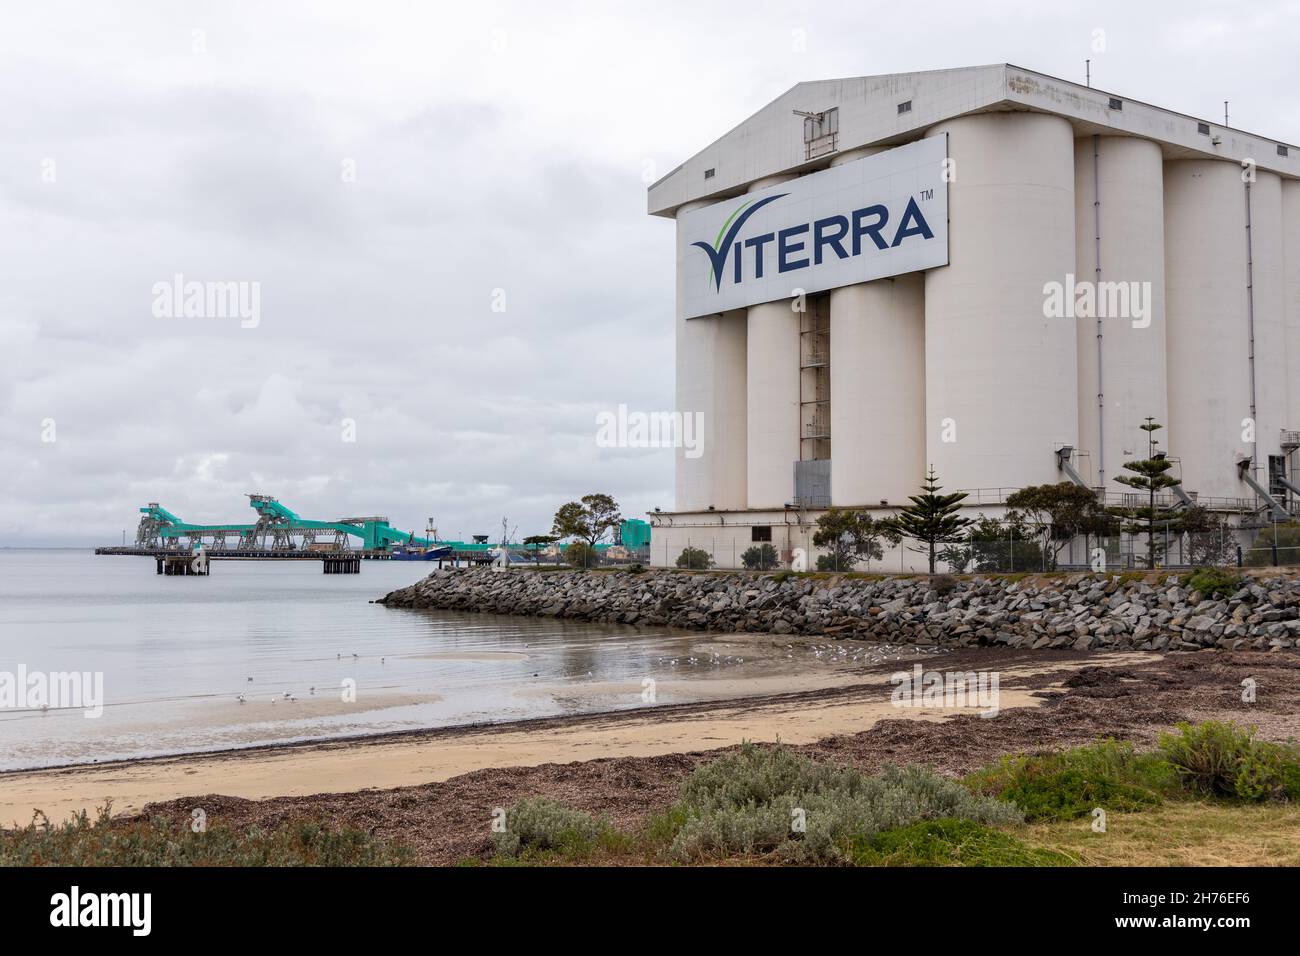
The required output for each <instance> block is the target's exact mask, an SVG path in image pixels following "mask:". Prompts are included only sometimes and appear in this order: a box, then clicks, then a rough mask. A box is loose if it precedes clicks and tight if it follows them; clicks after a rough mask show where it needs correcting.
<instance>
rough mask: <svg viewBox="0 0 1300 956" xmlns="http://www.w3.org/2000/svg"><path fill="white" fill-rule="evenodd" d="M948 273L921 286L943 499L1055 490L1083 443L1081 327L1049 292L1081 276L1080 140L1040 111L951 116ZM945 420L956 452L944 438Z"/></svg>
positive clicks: (931, 434)
mask: <svg viewBox="0 0 1300 956" xmlns="http://www.w3.org/2000/svg"><path fill="white" fill-rule="evenodd" d="M941 133H946V134H947V135H948V155H949V157H950V158H951V159H952V160H954V161H955V173H956V176H955V180H954V181H953V182H952V183H951V184H950V189H949V218H950V224H949V253H950V265H948V266H945V267H942V268H939V269H932V270H930V271H929V272H928V273H927V274H926V280H925V351H926V360H925V384H926V446H927V457H928V459H929V461H930V462H932V463H933V464H934V466H935V469H936V470H937V471H938V474H939V478H940V481H941V483H942V484H943V485H944V487H945V488H946V489H949V490H952V489H957V488H992V487H999V486H1001V487H1008V486H1023V485H1029V484H1040V483H1044V482H1055V481H1059V480H1060V474H1059V472H1058V470H1057V468H1056V462H1055V455H1054V450H1055V448H1057V447H1059V446H1060V445H1062V444H1069V445H1077V444H1078V442H1077V440H1076V439H1077V433H1078V428H1079V418H1078V389H1077V377H1078V367H1077V351H1078V348H1077V342H1076V332H1075V323H1074V321H1073V320H1066V319H1056V318H1051V319H1049V318H1046V317H1045V316H1044V314H1043V287H1044V285H1045V284H1046V283H1048V282H1064V281H1065V279H1066V275H1067V274H1068V273H1073V272H1074V270H1075V249H1074V132H1073V130H1072V128H1071V126H1070V124H1069V123H1067V122H1066V121H1065V120H1063V119H1060V118H1059V117H1055V116H1047V115H1044V114H1038V113H991V114H984V115H978V116H968V117H963V118H960V119H955V120H952V121H950V122H947V123H942V124H940V125H939V126H936V127H934V128H933V129H931V130H930V131H929V132H928V134H927V135H931V136H933V135H938V134H941ZM945 419H951V420H952V422H953V423H954V424H955V426H956V441H955V442H945V441H943V440H942V438H943V435H942V428H943V422H944V420H945Z"/></svg>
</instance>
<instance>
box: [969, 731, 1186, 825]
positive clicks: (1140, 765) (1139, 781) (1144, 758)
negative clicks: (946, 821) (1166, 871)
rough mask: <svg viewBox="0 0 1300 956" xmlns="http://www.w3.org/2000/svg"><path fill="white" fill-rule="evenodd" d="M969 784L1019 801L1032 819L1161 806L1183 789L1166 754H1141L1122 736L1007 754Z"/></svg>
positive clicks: (971, 776) (979, 790)
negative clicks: (1057, 748)
mask: <svg viewBox="0 0 1300 956" xmlns="http://www.w3.org/2000/svg"><path fill="white" fill-rule="evenodd" d="M963 782H964V783H965V784H966V786H968V787H970V788H971V790H972V791H974V792H975V793H979V794H984V795H986V796H990V797H995V798H997V799H999V800H1006V801H1010V802H1011V803H1014V804H1015V805H1016V806H1017V807H1019V808H1020V810H1021V811H1022V812H1023V813H1024V815H1025V819H1027V820H1074V819H1077V818H1079V817H1082V816H1085V815H1087V814H1089V813H1091V812H1092V810H1093V808H1094V807H1102V808H1104V809H1105V810H1106V811H1107V812H1108V813H1109V812H1125V811H1133V810H1141V809H1144V808H1147V807H1154V806H1159V805H1160V803H1161V802H1162V800H1163V797H1164V796H1165V795H1168V794H1171V793H1173V792H1176V791H1177V789H1178V780H1177V775H1176V773H1175V771H1174V769H1173V768H1172V767H1171V766H1170V765H1169V763H1168V762H1167V761H1165V760H1164V759H1163V757H1161V756H1160V755H1158V754H1140V753H1137V752H1136V751H1135V750H1134V749H1133V745H1132V744H1129V743H1124V742H1121V741H1117V740H1103V741H1099V742H1097V743H1095V744H1089V745H1087V746H1084V747H1076V748H1074V749H1073V750H1065V751H1060V752H1052V753H1036V754H1029V755H1026V756H1019V757H1004V758H1003V759H1002V760H1000V761H998V762H997V763H995V764H993V765H991V766H989V767H985V768H983V769H981V770H977V771H975V772H974V773H971V774H969V775H968V776H967V777H966V778H965V779H964V781H963Z"/></svg>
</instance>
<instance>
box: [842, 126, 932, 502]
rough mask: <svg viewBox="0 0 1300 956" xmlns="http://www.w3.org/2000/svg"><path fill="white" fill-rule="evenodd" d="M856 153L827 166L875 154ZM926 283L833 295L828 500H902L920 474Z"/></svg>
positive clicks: (898, 279) (879, 284)
mask: <svg viewBox="0 0 1300 956" xmlns="http://www.w3.org/2000/svg"><path fill="white" fill-rule="evenodd" d="M879 151H880V150H879V149H864V150H853V151H851V152H848V153H844V154H841V155H839V156H837V157H836V158H835V159H833V160H832V161H831V165H832V166H838V165H841V164H843V163H848V162H853V161H855V160H858V159H862V158H863V157H865V156H869V155H872V154H874V153H877V152H879ZM924 293H925V283H924V280H923V278H922V277H921V276H920V275H918V274H912V275H902V276H895V277H893V278H888V279H877V280H876V281H874V282H861V283H858V284H856V285H849V286H843V287H841V288H838V289H833V290H831V294H830V307H831V439H832V441H833V443H834V446H833V448H834V453H833V455H832V458H831V498H832V500H833V502H834V503H835V504H837V505H842V506H861V505H871V504H875V503H877V502H878V501H880V500H886V501H890V502H905V501H906V500H907V495H909V494H912V493H913V492H914V491H915V490H916V487H917V484H918V482H919V480H920V477H921V475H922V474H924V472H925V294H924Z"/></svg>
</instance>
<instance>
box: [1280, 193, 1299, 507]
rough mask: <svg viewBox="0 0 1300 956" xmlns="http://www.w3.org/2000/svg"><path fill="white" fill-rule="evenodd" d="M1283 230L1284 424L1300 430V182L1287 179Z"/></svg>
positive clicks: (1283, 201) (1283, 205) (1284, 196)
mask: <svg viewBox="0 0 1300 956" xmlns="http://www.w3.org/2000/svg"><path fill="white" fill-rule="evenodd" d="M1282 230H1283V236H1282V257H1283V259H1282V267H1283V294H1284V295H1285V297H1286V301H1285V309H1286V312H1285V322H1286V364H1287V376H1286V377H1287V421H1286V427H1287V428H1290V429H1294V430H1300V181H1297V180H1292V179H1288V180H1285V181H1283V183H1282ZM1292 480H1293V481H1294V480H1295V479H1294V478H1292Z"/></svg>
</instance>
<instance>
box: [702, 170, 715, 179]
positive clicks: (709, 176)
mask: <svg viewBox="0 0 1300 956" xmlns="http://www.w3.org/2000/svg"><path fill="white" fill-rule="evenodd" d="M715 172H717V170H714V169H706V170H705V171H704V178H705V179H712V178H713V174H714V173H715Z"/></svg>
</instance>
